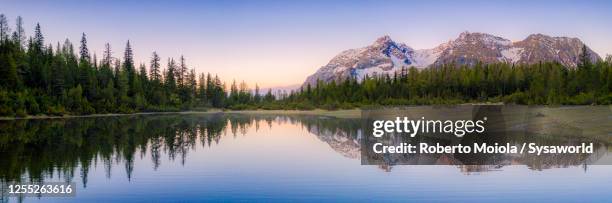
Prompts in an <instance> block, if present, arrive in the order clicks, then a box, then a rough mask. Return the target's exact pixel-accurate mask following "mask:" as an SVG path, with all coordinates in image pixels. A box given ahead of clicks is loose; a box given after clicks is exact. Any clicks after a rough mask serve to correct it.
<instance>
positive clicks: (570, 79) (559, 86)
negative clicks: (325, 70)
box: [283, 56, 612, 109]
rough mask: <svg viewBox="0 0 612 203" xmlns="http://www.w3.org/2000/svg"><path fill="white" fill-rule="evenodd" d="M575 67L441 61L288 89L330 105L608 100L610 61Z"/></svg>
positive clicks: (300, 101)
mask: <svg viewBox="0 0 612 203" xmlns="http://www.w3.org/2000/svg"><path fill="white" fill-rule="evenodd" d="M582 57H584V59H585V60H582V61H583V62H581V63H580V64H579V65H578V67H576V68H568V67H563V66H562V65H560V64H559V63H554V62H546V63H539V64H532V65H520V64H514V65H513V64H506V63H497V64H486V65H485V64H476V65H475V66H473V67H467V66H455V65H444V66H441V67H431V68H426V69H423V70H418V69H416V68H410V69H407V70H402V71H401V72H400V73H398V74H395V75H392V76H389V75H383V76H373V77H366V78H365V79H364V80H363V81H357V80H356V79H354V78H348V79H346V80H343V81H341V82H339V83H337V82H335V81H332V82H330V83H327V84H325V83H322V82H319V83H318V84H317V85H315V86H314V87H311V86H306V87H305V88H302V89H301V90H299V91H298V92H295V93H292V94H289V96H287V97H286V98H285V99H284V100H283V101H284V102H286V103H287V104H293V105H296V106H315V107H324V108H329V109H334V108H353V107H355V106H362V105H423V104H456V103H468V102H470V103H478V102H503V103H515V104H530V105H531V104H534V105H587V104H588V105H590V104H612V94H611V93H612V63H611V62H612V61H611V60H610V57H608V59H607V60H606V61H600V62H597V63H596V64H591V63H589V62H588V60H586V59H587V58H588V56H582ZM289 106H291V105H289Z"/></svg>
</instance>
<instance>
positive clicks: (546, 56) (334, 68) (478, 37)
mask: <svg viewBox="0 0 612 203" xmlns="http://www.w3.org/2000/svg"><path fill="white" fill-rule="evenodd" d="M583 45H584V43H582V41H580V39H578V38H568V37H550V36H546V35H542V34H533V35H529V36H528V37H527V38H526V39H525V40H522V41H517V42H512V41H510V40H508V39H504V38H502V37H498V36H494V35H490V34H486V33H470V32H463V33H461V34H460V35H459V37H458V38H457V39H455V40H451V41H449V42H446V43H443V44H441V45H439V46H437V47H435V48H432V49H420V50H415V49H413V48H411V47H409V46H407V45H405V44H403V43H397V42H394V41H393V40H391V38H390V37H389V36H383V37H380V38H378V39H377V40H376V41H375V42H374V43H373V44H372V45H370V46H366V47H363V48H359V49H349V50H346V51H343V52H341V53H340V54H338V55H337V56H335V57H334V58H332V59H331V60H330V61H329V63H328V64H327V65H325V66H323V67H321V68H320V69H319V70H318V71H317V72H316V73H314V74H313V75H311V76H309V77H308V78H307V79H306V81H305V82H304V85H306V84H311V85H314V84H316V82H317V80H321V81H323V82H330V81H332V80H336V81H340V80H344V79H346V78H348V77H356V78H357V79H358V80H360V79H362V78H363V77H365V76H366V75H370V76H371V75H374V74H378V75H380V74H392V73H394V72H397V71H400V70H401V69H402V68H409V67H416V68H425V67H428V66H431V65H434V66H435V65H441V64H449V63H455V64H461V65H462V64H465V65H474V64H476V63H477V62H479V61H480V62H483V63H495V62H507V63H538V62H540V61H557V62H559V63H561V64H563V65H565V66H567V67H574V66H576V64H577V62H578V56H579V55H580V53H581V51H582V46H583ZM588 50H589V52H590V55H591V59H592V61H596V60H598V59H600V57H599V55H597V54H596V53H595V52H593V51H592V50H591V49H588Z"/></svg>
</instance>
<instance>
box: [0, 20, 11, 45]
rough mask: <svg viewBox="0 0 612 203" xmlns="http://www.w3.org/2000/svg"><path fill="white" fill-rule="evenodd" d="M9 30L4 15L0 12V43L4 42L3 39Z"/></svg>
mask: <svg viewBox="0 0 612 203" xmlns="http://www.w3.org/2000/svg"><path fill="white" fill-rule="evenodd" d="M10 32H11V31H10V28H9V25H8V21H7V20H6V16H4V14H0V43H5V40H8V38H9V33H10Z"/></svg>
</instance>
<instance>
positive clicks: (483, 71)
mask: <svg viewBox="0 0 612 203" xmlns="http://www.w3.org/2000/svg"><path fill="white" fill-rule="evenodd" d="M7 22H8V21H7V20H6V17H5V16H4V15H0V28H2V29H0V116H26V115H40V114H45V115H64V114H76V115H79V114H94V113H133V112H147V111H180V110H189V109H205V108H210V107H214V108H230V109H237V110H241V109H313V108H325V109H337V108H355V107H360V106H365V105H404V104H448V103H465V102H505V103H517V104H548V105H551V104H610V103H612V95H611V94H610V92H611V91H612V84H611V81H612V60H611V59H610V57H608V59H607V60H605V61H599V62H597V63H594V64H593V63H591V62H590V61H589V60H588V59H589V56H588V55H586V53H587V52H584V53H585V54H583V55H581V56H580V59H581V60H580V61H581V63H580V64H579V65H578V67H563V66H562V65H560V64H558V63H553V62H546V63H540V64H533V65H523V64H506V63H498V64H486V65H485V64H477V65H475V66H473V67H467V66H456V65H445V66H441V67H431V68H427V69H422V70H418V69H415V68H411V69H406V70H402V71H401V73H397V74H395V75H392V76H390V75H384V76H371V77H366V78H365V79H364V80H363V81H357V80H356V79H355V78H346V79H344V80H339V81H340V82H336V81H334V82H330V83H323V82H318V83H317V84H316V85H314V86H306V87H303V88H301V89H300V90H297V91H293V92H290V93H285V94H277V95H274V94H272V92H271V90H268V92H267V93H266V94H262V93H261V92H260V90H259V87H257V86H256V88H255V90H254V92H252V91H251V90H250V89H249V87H248V86H247V85H246V84H245V83H244V82H243V83H241V84H237V83H236V82H235V81H234V82H233V83H232V84H231V85H230V87H229V89H227V88H226V85H225V83H224V82H222V81H221V79H220V78H219V77H217V76H212V75H211V74H210V73H209V74H206V75H205V74H203V73H202V74H199V75H197V74H196V73H195V71H194V70H193V69H189V68H188V67H187V64H186V59H185V58H184V57H182V56H181V57H180V59H179V60H178V61H175V59H173V58H168V60H167V65H166V66H165V67H164V68H162V64H161V63H162V62H161V58H160V56H159V55H157V53H155V52H153V53H152V56H151V60H150V62H149V64H148V66H149V68H148V71H147V67H146V65H145V64H140V65H139V66H138V67H137V66H136V65H135V62H134V56H133V49H132V47H131V45H130V42H129V41H128V42H127V44H126V47H125V51H124V52H123V53H124V55H123V57H121V59H118V58H114V57H113V56H112V51H111V47H110V45H109V44H106V46H105V50H104V54H103V56H102V59H101V60H98V59H97V56H96V55H95V54H94V55H93V57H92V56H91V55H90V53H89V50H88V48H87V38H86V36H85V34H83V36H82V38H81V41H80V46H79V48H78V49H79V50H78V54H77V53H75V50H74V45H73V44H72V43H71V42H70V41H69V40H66V41H65V42H64V43H63V44H59V43H57V45H55V46H53V45H52V44H45V40H44V36H43V34H42V30H41V27H40V26H39V25H38V24H37V25H36V28H35V30H34V35H33V36H32V37H30V38H29V39H27V40H26V36H25V32H24V29H23V27H22V19H21V18H17V20H16V26H15V28H14V31H13V32H12V34H9V33H10V30H11V29H10V26H8V24H7ZM276 97H280V98H278V99H277V98H276Z"/></svg>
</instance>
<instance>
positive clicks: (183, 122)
mask: <svg viewBox="0 0 612 203" xmlns="http://www.w3.org/2000/svg"><path fill="white" fill-rule="evenodd" d="M273 124H279V125H282V124H292V125H296V126H298V127H299V126H301V127H302V128H303V129H305V130H307V131H308V132H310V133H311V134H314V135H315V136H317V138H318V139H319V140H321V141H323V142H325V143H327V144H328V145H329V146H330V147H331V148H332V149H333V150H334V151H336V152H337V153H339V154H341V155H343V156H344V157H347V158H351V159H359V158H360V153H361V152H360V141H361V139H362V136H363V131H362V126H361V124H362V123H361V120H360V119H338V118H332V117H322V116H277V115H246V114H223V113H219V114H200V115H198V114H192V115H155V116H153V115H140V116H118V117H94V118H72V119H49V120H13V121H1V122H0V157H1V158H0V181H1V182H2V184H6V183H8V182H12V181H17V182H21V181H30V182H43V181H44V180H45V179H48V178H57V177H60V178H62V179H64V180H66V181H73V180H74V179H75V178H80V179H81V182H82V183H83V185H84V186H85V187H86V186H87V179H88V173H89V171H90V168H93V167H95V166H96V165H97V164H103V165H104V168H105V174H106V177H107V178H110V177H111V175H112V174H111V172H112V171H111V168H112V166H116V165H123V167H124V168H125V173H126V174H127V178H128V179H130V178H131V177H132V173H133V171H134V161H135V160H136V159H137V156H139V157H140V158H143V157H145V155H146V154H150V157H151V161H152V163H153V165H152V167H153V168H154V169H157V168H158V167H160V165H162V164H163V163H162V160H163V159H165V158H168V159H170V160H175V161H179V162H180V163H182V164H185V161H186V160H187V158H188V154H189V153H195V149H196V146H202V147H208V148H214V147H215V145H217V144H218V143H219V142H221V141H222V140H223V139H225V138H226V137H228V136H233V137H235V136H238V135H245V136H248V135H249V132H251V131H257V130H259V128H262V127H268V128H273ZM521 138H524V139H540V138H527V137H521ZM517 141H518V140H517ZM531 141H534V140H531ZM535 141H538V140H535ZM540 141H541V142H550V139H549V138H543V140H540ZM598 150H599V151H598V153H606V151H605V150H606V149H603V150H604V151H603V152H602V151H601V150H602V149H601V148H600V149H598ZM588 158H589V157H584V156H572V155H558V156H554V157H553V156H548V157H547V156H540V157H534V156H521V157H510V158H506V159H505V161H504V162H503V163H501V164H500V165H491V166H489V165H484V166H480V165H462V164H460V163H456V162H455V161H456V160H453V159H451V158H449V157H444V156H440V157H433V158H432V159H431V161H432V163H431V164H435V163H440V162H446V163H445V164H451V165H457V166H458V168H459V169H460V170H461V171H463V172H468V173H469V172H480V171H489V170H499V169H500V168H501V167H503V165H512V164H517V163H522V164H526V165H528V166H529V167H530V168H531V169H534V170H542V169H546V168H551V167H566V166H575V165H581V164H584V163H585V160H586V159H588ZM98 161H101V162H102V163H98ZM393 165H394V164H393V162H389V163H387V164H382V165H379V168H381V169H383V170H386V171H390V170H391V169H392V167H393ZM77 170H78V171H77Z"/></svg>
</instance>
